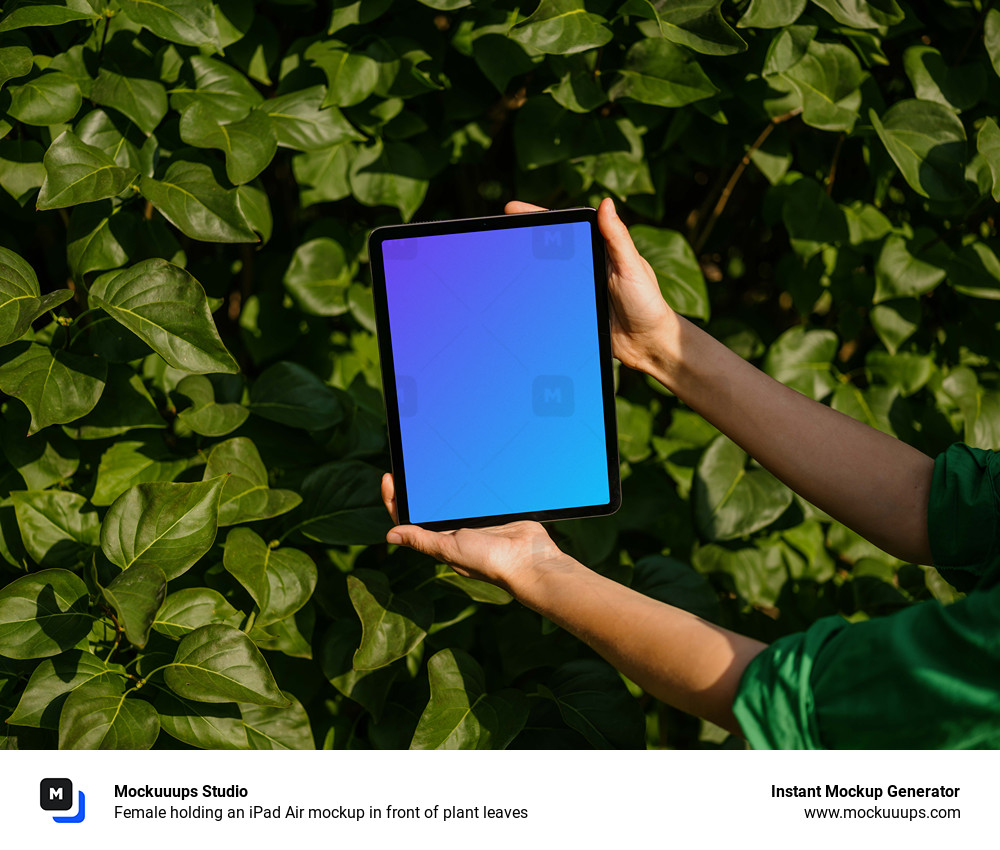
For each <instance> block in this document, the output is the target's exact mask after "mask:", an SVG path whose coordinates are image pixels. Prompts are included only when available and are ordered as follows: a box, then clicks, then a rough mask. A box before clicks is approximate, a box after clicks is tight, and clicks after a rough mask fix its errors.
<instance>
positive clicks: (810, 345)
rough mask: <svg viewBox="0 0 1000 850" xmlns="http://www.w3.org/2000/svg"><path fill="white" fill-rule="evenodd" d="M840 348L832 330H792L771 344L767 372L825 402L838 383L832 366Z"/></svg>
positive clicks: (798, 328)
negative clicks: (825, 397)
mask: <svg viewBox="0 0 1000 850" xmlns="http://www.w3.org/2000/svg"><path fill="white" fill-rule="evenodd" d="M837 345H838V343H837V335H836V334H835V333H834V332H833V331H809V330H806V329H805V328H803V327H796V328H791V329H789V330H787V331H785V333H783V334H782V335H781V336H780V337H778V338H777V339H776V340H775V341H774V342H773V343H772V344H771V347H770V348H769V349H768V352H767V357H766V358H765V360H764V371H765V372H767V374H768V375H770V376H771V377H772V378H774V379H775V380H778V381H781V383H783V384H787V385H788V386H790V387H791V388H792V389H794V390H798V391H799V392H800V393H805V394H806V395H807V396H810V397H811V398H814V399H817V400H819V399H822V398H823V397H824V396H826V395H828V394H829V393H830V392H831V391H832V390H833V389H834V388H835V387H836V386H837V384H838V383H839V382H838V381H837V378H836V377H835V376H834V374H833V364H832V361H833V358H834V355H836V353H837Z"/></svg>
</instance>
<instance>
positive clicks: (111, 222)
mask: <svg viewBox="0 0 1000 850" xmlns="http://www.w3.org/2000/svg"><path fill="white" fill-rule="evenodd" d="M121 209H122V208H121V207H120V206H119V207H115V206H114V204H113V202H112V201H104V202H103V203H96V204H95V203H87V204H83V205H82V206H78V207H75V208H74V209H73V212H72V213H70V217H69V233H68V234H67V245H66V260H67V262H68V263H69V267H70V272H71V273H72V275H73V280H74V281H76V282H82V281H83V280H84V276H85V275H86V274H87V273H88V272H94V271H106V270H107V269H117V268H121V267H122V266H124V265H125V264H126V263H127V262H128V259H129V256H128V250H127V248H126V246H125V245H124V244H122V243H123V242H128V240H127V239H125V238H124V234H123V233H122V232H121V230H122V229H123V227H124V225H125V224H126V222H127V221H128V219H127V218H126V216H127V213H126V216H121V217H120V218H114V216H115V215H116V214H117V215H121V212H120V211H121ZM118 225H121V226H122V227H119V226H118ZM116 231H117V232H116Z"/></svg>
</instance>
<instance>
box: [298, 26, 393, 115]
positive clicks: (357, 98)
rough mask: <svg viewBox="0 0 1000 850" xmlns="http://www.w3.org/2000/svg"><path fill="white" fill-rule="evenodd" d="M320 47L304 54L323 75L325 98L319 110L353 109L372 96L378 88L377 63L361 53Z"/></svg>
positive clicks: (325, 45) (321, 45)
mask: <svg viewBox="0 0 1000 850" xmlns="http://www.w3.org/2000/svg"><path fill="white" fill-rule="evenodd" d="M333 44H336V42H334V43H331V44H329V45H327V44H323V43H320V45H316V46H315V48H316V49H314V48H310V49H309V50H307V51H306V54H305V55H306V58H308V59H309V60H310V61H311V62H312V64H313V65H315V66H316V67H318V68H320V69H321V70H322V71H323V73H324V74H326V83H327V88H326V97H325V98H323V101H322V103H321V104H320V105H321V106H322V107H324V108H325V107H327V106H355V105H357V104H359V103H361V101H363V100H364V99H365V98H366V97H368V96H369V95H370V94H371V93H372V92H374V91H375V86H376V85H378V74H379V69H378V63H377V62H376V61H375V60H374V59H372V58H371V57H370V56H367V55H365V54H364V53H352V52H351V51H349V50H343V49H340V48H339V47H335V46H333Z"/></svg>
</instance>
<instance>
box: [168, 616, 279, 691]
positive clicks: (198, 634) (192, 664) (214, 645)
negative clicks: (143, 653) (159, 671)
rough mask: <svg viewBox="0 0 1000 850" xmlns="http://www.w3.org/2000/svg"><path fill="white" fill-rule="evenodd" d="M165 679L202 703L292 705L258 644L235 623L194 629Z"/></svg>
mask: <svg viewBox="0 0 1000 850" xmlns="http://www.w3.org/2000/svg"><path fill="white" fill-rule="evenodd" d="M163 678H164V681H165V682H166V683H167V686H168V687H169V688H170V689H171V690H172V691H173V692H174V693H175V694H177V695H178V696H180V697H184V698H186V699H192V700H196V701H198V702H212V703H217V702H244V703H251V704H253V705H273V706H277V707H285V706H287V705H288V700H287V699H285V697H284V696H283V695H282V693H281V691H280V690H278V686H277V684H276V683H275V681H274V676H272V675H271V671H270V669H269V668H268V666H267V663H266V662H265V661H264V658H263V656H262V655H261V654H260V652H259V650H258V649H257V647H255V646H254V645H253V642H252V641H251V640H250V638H248V637H247V636H246V635H245V634H243V632H241V631H240V630H239V629H234V628H232V627H231V626H224V625H219V624H213V625H208V626H202V627H201V628H198V629H195V630H194V631H193V632H191V634H189V635H188V636H187V637H185V638H184V639H183V640H182V641H181V642H180V645H179V646H178V647H177V654H176V655H175V656H174V661H173V663H172V664H171V666H170V667H168V668H167V669H166V670H165V671H164V674H163Z"/></svg>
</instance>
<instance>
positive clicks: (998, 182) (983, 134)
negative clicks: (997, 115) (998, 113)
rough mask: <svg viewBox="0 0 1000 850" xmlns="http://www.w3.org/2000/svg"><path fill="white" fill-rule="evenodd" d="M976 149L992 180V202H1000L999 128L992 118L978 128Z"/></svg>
mask: <svg viewBox="0 0 1000 850" xmlns="http://www.w3.org/2000/svg"><path fill="white" fill-rule="evenodd" d="M976 147H977V148H978V149H979V153H981V154H982V155H983V159H985V160H986V164H987V165H988V166H989V169H990V175H991V176H992V178H993V190H992V194H993V200H994V201H1000V127H997V122H996V121H994V120H993V119H992V118H987V119H986V120H985V121H983V125H982V127H980V128H979V134H978V135H977V136H976Z"/></svg>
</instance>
